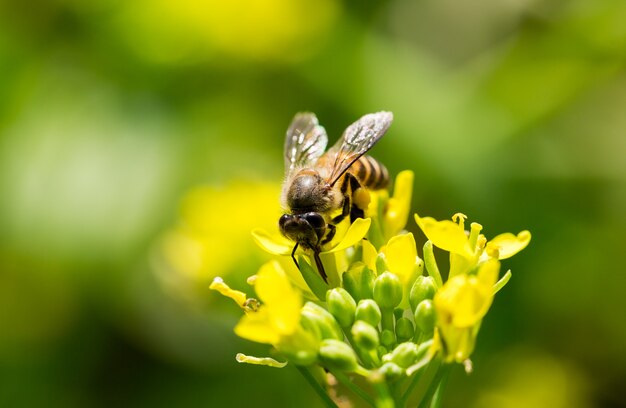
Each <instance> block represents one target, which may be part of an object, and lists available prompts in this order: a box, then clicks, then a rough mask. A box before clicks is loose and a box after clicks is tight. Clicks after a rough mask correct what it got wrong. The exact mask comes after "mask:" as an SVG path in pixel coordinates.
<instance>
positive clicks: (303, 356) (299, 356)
mask: <svg viewBox="0 0 626 408" xmlns="http://www.w3.org/2000/svg"><path fill="white" fill-rule="evenodd" d="M285 354H286V355H287V358H288V359H289V361H290V362H291V363H293V364H295V365H301V366H309V365H311V364H314V363H315V362H316V361H317V354H316V353H315V352H313V351H312V350H297V351H294V352H291V353H285Z"/></svg>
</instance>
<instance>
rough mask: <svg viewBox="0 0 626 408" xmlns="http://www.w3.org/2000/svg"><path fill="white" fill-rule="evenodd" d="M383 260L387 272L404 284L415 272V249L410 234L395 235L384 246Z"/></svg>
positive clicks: (413, 240) (413, 239)
mask: <svg viewBox="0 0 626 408" xmlns="http://www.w3.org/2000/svg"><path fill="white" fill-rule="evenodd" d="M385 259H386V261H387V267H388V268H389V271H390V272H391V273H393V274H395V275H396V276H398V278H400V280H401V281H402V283H403V284H406V283H407V282H408V281H409V280H411V278H412V276H413V272H414V271H415V262H416V260H417V249H416V248H415V238H414V237H413V234H412V233H410V232H409V233H408V234H402V235H396V236H395V237H392V238H391V239H390V240H389V243H387V245H386V246H385Z"/></svg>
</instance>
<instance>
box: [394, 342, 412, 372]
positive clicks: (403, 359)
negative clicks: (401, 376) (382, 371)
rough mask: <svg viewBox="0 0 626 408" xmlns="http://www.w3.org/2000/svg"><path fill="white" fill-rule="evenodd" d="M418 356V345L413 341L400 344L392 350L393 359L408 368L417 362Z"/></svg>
mask: <svg viewBox="0 0 626 408" xmlns="http://www.w3.org/2000/svg"><path fill="white" fill-rule="evenodd" d="M416 358H417V345H416V344H415V343H412V342H405V343H401V344H398V346H397V347H396V348H395V349H393V351H392V352H391V361H392V362H394V363H396V364H397V365H399V366H400V367H402V368H407V367H409V366H411V365H412V364H413V363H415V360H416Z"/></svg>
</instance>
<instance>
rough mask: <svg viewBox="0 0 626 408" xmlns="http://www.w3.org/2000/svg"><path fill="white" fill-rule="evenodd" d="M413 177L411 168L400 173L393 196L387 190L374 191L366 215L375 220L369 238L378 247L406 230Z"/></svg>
mask: <svg viewBox="0 0 626 408" xmlns="http://www.w3.org/2000/svg"><path fill="white" fill-rule="evenodd" d="M413 178H414V174H413V172H412V171H410V170H404V171H401V172H400V173H398V175H397V176H396V180H395V183H394V187H393V195H392V196H391V197H389V193H388V192H387V191H386V190H381V191H375V192H372V194H371V197H372V201H371V203H370V205H369V207H368V209H367V212H366V215H367V216H368V217H371V218H372V220H373V225H372V228H371V229H370V233H369V239H370V240H371V241H372V242H373V243H374V246H376V247H377V248H380V247H381V246H382V245H383V244H384V243H386V242H387V241H388V240H389V239H390V238H391V237H393V236H395V235H397V234H398V233H400V232H401V231H402V230H404V228H405V226H406V222H407V220H408V218H409V212H410V211H411V196H412V194H413Z"/></svg>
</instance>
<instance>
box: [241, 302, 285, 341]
mask: <svg viewBox="0 0 626 408" xmlns="http://www.w3.org/2000/svg"><path fill="white" fill-rule="evenodd" d="M235 333H236V334H237V336H239V337H241V338H243V339H246V340H250V341H256V342H257V343H265V344H277V343H278V342H279V341H280V333H279V332H278V331H276V329H275V328H274V327H273V325H272V322H271V317H270V313H269V311H268V310H267V308H266V307H265V306H264V305H263V306H261V308H260V309H259V310H258V311H256V312H254V313H248V314H245V315H244V316H243V317H242V318H241V320H239V323H237V325H236V326H235Z"/></svg>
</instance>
